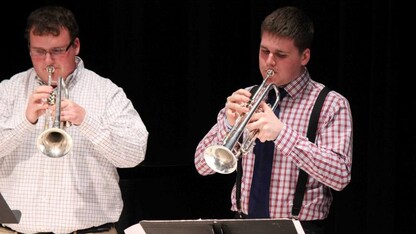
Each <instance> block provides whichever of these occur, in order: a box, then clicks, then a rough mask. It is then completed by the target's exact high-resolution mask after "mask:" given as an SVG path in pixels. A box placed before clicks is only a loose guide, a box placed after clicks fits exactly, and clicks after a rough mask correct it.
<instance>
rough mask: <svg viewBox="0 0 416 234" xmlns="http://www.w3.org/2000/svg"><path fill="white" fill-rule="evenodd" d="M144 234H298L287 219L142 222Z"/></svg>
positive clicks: (291, 222)
mask: <svg viewBox="0 0 416 234" xmlns="http://www.w3.org/2000/svg"><path fill="white" fill-rule="evenodd" d="M139 224H140V225H141V227H142V228H143V230H144V232H145V234H183V233H186V234H253V233H262V234H269V233H270V234H298V231H297V230H296V227H295V225H294V223H293V221H292V220H289V219H214V220H142V221H140V222H139Z"/></svg>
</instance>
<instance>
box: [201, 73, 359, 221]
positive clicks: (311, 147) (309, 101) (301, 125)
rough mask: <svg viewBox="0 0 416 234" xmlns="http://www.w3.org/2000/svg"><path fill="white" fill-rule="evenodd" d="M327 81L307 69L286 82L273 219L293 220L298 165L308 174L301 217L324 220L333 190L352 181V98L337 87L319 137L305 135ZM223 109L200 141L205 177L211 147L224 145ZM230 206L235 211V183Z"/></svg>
mask: <svg viewBox="0 0 416 234" xmlns="http://www.w3.org/2000/svg"><path fill="white" fill-rule="evenodd" d="M323 87H324V86H323V84H320V83H318V82H316V81H313V80H312V79H311V78H310V76H309V73H308V71H307V70H306V69H305V72H304V73H303V74H302V75H301V76H300V77H298V78H297V79H296V80H294V81H292V82H291V83H289V84H288V85H286V86H285V90H286V91H287V92H288V94H287V96H286V97H285V98H284V99H283V100H282V102H281V103H280V120H281V121H282V122H283V123H285V125H284V127H283V130H282V131H281V132H280V134H279V136H278V137H277V139H276V140H275V142H274V143H275V151H274V161H273V166H272V176H271V181H270V202H269V210H270V217H271V218H291V217H292V215H291V211H292V205H293V198H294V193H295V188H296V182H297V178H298V173H299V168H301V169H303V170H304V171H305V172H307V174H309V177H308V182H307V184H306V191H305V196H304V200H303V203H302V208H301V211H300V213H299V220H318V219H325V218H326V217H327V215H328V213H329V209H330V206H331V203H332V199H333V197H332V193H331V189H334V190H336V191H340V190H342V189H344V188H345V187H346V186H347V185H348V183H349V182H350V180H351V165H352V136H353V126H352V114H351V110H350V106H349V103H348V100H347V99H346V98H345V97H343V96H342V95H340V94H339V93H337V92H335V91H331V92H330V93H329V94H328V96H327V97H326V99H325V102H324V104H323V106H322V110H321V113H320V118H319V122H318V128H317V133H316V140H315V143H314V142H310V141H309V140H308V139H307V138H306V134H307V130H308V123H309V118H310V115H311V112H312V109H313V106H314V104H315V100H316V98H317V97H318V95H319V92H320V91H321V90H322V88H323ZM226 122H227V121H226V117H225V108H223V109H222V110H221V111H220V112H219V114H218V117H217V123H216V124H215V125H214V126H213V127H212V128H211V129H210V131H209V132H208V133H207V134H206V135H205V136H204V138H203V139H202V140H201V141H200V142H199V144H198V146H197V148H196V152H195V167H196V169H197V171H198V172H199V173H200V174H201V175H210V174H213V173H215V171H213V170H212V169H211V168H210V167H209V166H208V165H207V164H206V162H205V160H204V151H205V149H206V148H207V147H208V146H211V145H221V144H222V142H223V139H224V138H225V136H226V135H227V133H228V129H229V127H228V128H227V123H226ZM254 157H255V156H254V154H253V152H249V153H247V154H245V155H244V156H243V157H242V159H243V163H242V164H243V177H242V184H241V211H242V212H243V213H245V214H247V212H248V204H249V198H250V187H251V180H252V176H253V168H254ZM231 202H232V207H231V209H232V210H234V211H237V206H236V196H235V186H234V188H233V190H232V194H231Z"/></svg>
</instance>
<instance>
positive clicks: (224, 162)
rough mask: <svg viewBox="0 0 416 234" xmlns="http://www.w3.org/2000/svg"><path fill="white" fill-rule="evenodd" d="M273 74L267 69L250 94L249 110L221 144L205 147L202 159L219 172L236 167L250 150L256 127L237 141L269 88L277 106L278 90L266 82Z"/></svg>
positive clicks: (227, 172) (224, 172)
mask: <svg viewBox="0 0 416 234" xmlns="http://www.w3.org/2000/svg"><path fill="white" fill-rule="evenodd" d="M273 75H274V71H273V70H268V71H267V74H266V77H265V78H264V79H263V82H262V83H261V84H260V86H259V87H258V89H257V91H256V92H255V93H254V95H252V97H251V98H250V101H249V102H248V104H247V107H248V108H249V111H248V112H247V113H245V114H242V115H240V116H239V117H238V118H237V120H236V122H235V124H234V126H233V127H232V129H231V130H230V132H229V133H228V134H227V136H226V137H225V138H224V141H223V144H222V145H212V146H209V147H207V148H206V149H205V152H204V159H205V161H206V163H207V164H208V166H209V167H210V168H211V169H213V170H214V171H216V172H218V173H221V174H230V173H232V172H234V171H235V170H236V169H237V161H238V159H239V158H240V157H241V156H242V155H244V154H245V153H247V152H249V151H250V150H252V148H253V146H254V141H255V139H256V137H257V134H258V132H259V130H258V129H256V130H253V131H251V132H248V131H247V132H248V133H247V137H246V139H245V140H244V141H242V142H239V139H240V138H241V137H242V135H243V132H244V131H245V130H246V126H247V124H248V122H249V120H250V118H251V117H252V116H253V114H254V113H255V112H257V111H260V110H259V105H260V103H261V101H263V100H264V99H265V98H266V97H267V94H268V93H269V92H270V90H271V89H274V92H275V93H276V101H275V102H274V104H273V106H272V109H273V111H274V110H275V109H276V107H277V103H278V101H279V90H278V89H277V86H276V85H274V84H272V83H270V84H266V83H267V80H268V79H269V77H271V76H273Z"/></svg>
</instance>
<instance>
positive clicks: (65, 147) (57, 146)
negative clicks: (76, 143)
mask: <svg viewBox="0 0 416 234" xmlns="http://www.w3.org/2000/svg"><path fill="white" fill-rule="evenodd" d="M46 70H47V71H48V73H49V79H48V85H49V86H50V85H51V82H52V74H53V73H54V72H55V68H54V67H53V66H48V67H47V68H46ZM62 91H63V92H64V95H65V98H68V89H67V88H66V84H65V82H64V81H63V78H62V77H59V79H58V83H57V91H56V93H55V91H54V92H52V93H51V94H50V96H49V98H48V100H47V102H48V104H49V105H53V104H55V108H56V109H55V119H54V120H53V125H52V127H51V128H49V122H50V121H51V120H52V116H51V112H50V110H49V109H48V110H46V115H45V126H44V131H43V132H42V133H41V134H40V135H39V136H38V139H37V142H36V145H37V147H38V149H39V150H40V151H41V152H42V153H43V154H45V155H46V156H49V157H51V158H59V157H62V156H65V155H66V154H68V153H69V151H70V150H71V149H72V145H73V142H72V137H71V136H70V135H69V134H68V133H67V132H66V131H65V130H63V128H64V127H65V126H68V123H67V122H66V123H62V122H61V100H62Z"/></svg>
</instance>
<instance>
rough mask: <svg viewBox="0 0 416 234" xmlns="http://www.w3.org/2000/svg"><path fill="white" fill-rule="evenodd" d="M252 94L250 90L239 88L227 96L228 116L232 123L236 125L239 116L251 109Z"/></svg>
mask: <svg viewBox="0 0 416 234" xmlns="http://www.w3.org/2000/svg"><path fill="white" fill-rule="evenodd" d="M250 96H251V93H250V91H248V90H245V89H239V90H237V91H235V92H234V93H233V94H232V95H231V96H229V97H228V98H227V102H226V103H225V108H226V116H227V119H228V122H229V123H230V124H231V125H234V123H235V121H236V119H237V118H239V117H240V116H242V115H244V114H245V113H247V112H248V111H249V108H250V107H249V102H250Z"/></svg>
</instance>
